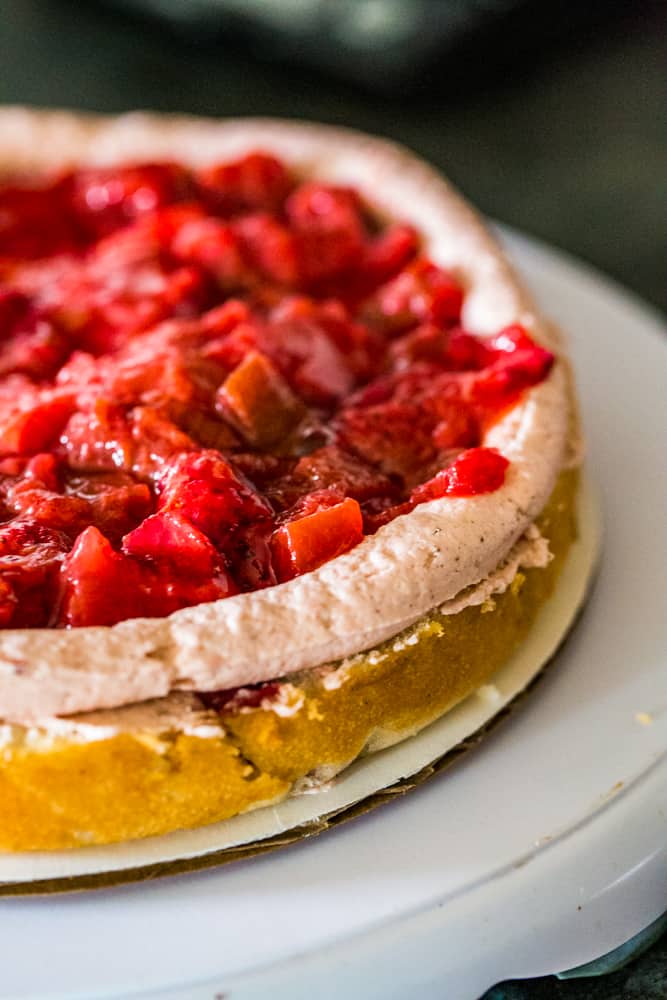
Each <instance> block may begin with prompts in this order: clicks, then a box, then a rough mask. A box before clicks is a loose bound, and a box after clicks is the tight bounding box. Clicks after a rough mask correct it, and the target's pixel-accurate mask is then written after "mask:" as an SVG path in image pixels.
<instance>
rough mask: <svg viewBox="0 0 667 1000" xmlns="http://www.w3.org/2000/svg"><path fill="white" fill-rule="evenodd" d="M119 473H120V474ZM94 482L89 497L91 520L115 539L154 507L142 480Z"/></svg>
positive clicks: (149, 492)
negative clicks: (137, 481) (119, 482)
mask: <svg viewBox="0 0 667 1000" xmlns="http://www.w3.org/2000/svg"><path fill="white" fill-rule="evenodd" d="M119 475H120V474H119ZM105 486H106V488H104V486H103V485H102V484H101V483H98V484H97V490H96V492H95V493H94V495H93V496H91V497H90V498H89V500H88V503H89V505H90V511H91V520H92V523H93V524H94V525H95V527H97V528H99V529H100V531H101V532H103V534H104V535H106V536H107V538H110V539H111V540H112V541H113V542H117V541H119V540H120V538H121V537H122V536H123V535H124V534H125V532H127V531H129V530H130V529H131V528H133V527H134V526H135V525H137V524H140V523H141V521H143V520H144V518H146V517H148V516H149V514H150V513H151V511H152V510H153V507H154V503H153V496H152V494H151V491H150V490H149V488H148V486H146V484H145V483H132V482H130V483H125V484H119V485H117V486H114V485H113V484H112V483H108V484H105Z"/></svg>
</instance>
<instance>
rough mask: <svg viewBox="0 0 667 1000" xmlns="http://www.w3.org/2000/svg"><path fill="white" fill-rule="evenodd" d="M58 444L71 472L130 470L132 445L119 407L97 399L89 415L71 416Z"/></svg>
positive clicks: (128, 430) (132, 456) (129, 432)
mask: <svg viewBox="0 0 667 1000" xmlns="http://www.w3.org/2000/svg"><path fill="white" fill-rule="evenodd" d="M60 443H61V445H62V447H63V449H64V452H65V456H66V461H67V464H68V465H69V466H70V468H72V469H131V468H132V464H133V459H134V442H133V440H132V435H131V430H130V427H129V426H128V422H127V419H126V417H125V414H124V413H123V411H122V410H121V409H120V407H117V406H114V405H113V404H112V403H110V402H109V401H108V400H106V399H103V398H100V399H98V400H97V401H96V403H95V406H94V408H93V410H92V412H90V413H75V414H73V416H72V417H70V419H69V421H68V422H67V424H66V426H65V427H64V429H63V431H62V434H61V435H60Z"/></svg>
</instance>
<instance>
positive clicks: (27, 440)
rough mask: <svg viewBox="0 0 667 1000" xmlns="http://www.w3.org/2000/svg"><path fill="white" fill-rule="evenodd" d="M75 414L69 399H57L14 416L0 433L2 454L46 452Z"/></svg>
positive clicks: (59, 397) (65, 397)
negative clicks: (68, 419) (70, 417)
mask: <svg viewBox="0 0 667 1000" xmlns="http://www.w3.org/2000/svg"><path fill="white" fill-rule="evenodd" d="M71 412H72V400H71V398H70V397H69V396H54V397H53V398H52V399H49V400H46V401H45V402H43V403H38V404H37V405H35V406H33V407H32V408H31V409H29V410H25V411H23V412H20V413H17V414H15V416H13V417H10V418H9V420H7V421H6V422H5V423H4V426H3V427H2V429H1V430H0V453H1V454H4V455H7V454H9V455H11V454H17V455H31V454H35V452H38V451H46V449H47V448H48V447H49V445H50V444H51V443H52V442H53V441H54V440H55V439H57V437H58V435H59V434H60V431H61V430H62V428H63V426H64V424H65V422H66V421H67V418H68V417H69V415H70V413H71Z"/></svg>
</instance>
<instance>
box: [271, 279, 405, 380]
mask: <svg viewBox="0 0 667 1000" xmlns="http://www.w3.org/2000/svg"><path fill="white" fill-rule="evenodd" d="M272 324H277V325H278V326H279V327H280V326H286V327H291V328H294V329H296V330H298V329H299V328H300V327H303V328H305V329H310V330H312V331H315V330H317V331H321V332H322V333H324V334H325V335H326V336H327V337H328V339H329V340H330V342H331V343H332V344H333V345H334V346H335V347H336V348H337V349H338V351H339V352H340V353H341V354H342V355H343V357H344V359H345V365H346V367H347V368H348V369H349V371H350V372H351V373H352V374H353V376H354V378H355V379H367V378H369V377H370V376H371V375H373V374H374V373H375V371H376V370H377V367H378V364H379V362H380V359H381V358H382V354H383V352H384V348H385V345H384V344H383V343H382V342H381V340H380V338H379V337H378V334H377V332H376V331H374V330H370V329H369V327H368V326H366V324H364V323H359V322H357V321H356V320H354V319H353V318H352V316H351V314H350V312H349V311H348V310H347V309H346V307H345V306H344V305H343V303H342V302H339V301H338V300H337V299H325V300H324V301H322V302H320V301H318V300H316V299H312V298H310V297H309V296H307V295H294V296H288V297H286V298H284V299H283V300H282V301H281V302H280V303H279V304H278V305H277V306H276V307H275V309H273V310H272V311H271V314H270V324H269V325H270V326H271V325H272ZM315 337H316V334H314V339H315Z"/></svg>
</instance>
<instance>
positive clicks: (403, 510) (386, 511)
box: [361, 497, 414, 535]
mask: <svg viewBox="0 0 667 1000" xmlns="http://www.w3.org/2000/svg"><path fill="white" fill-rule="evenodd" d="M413 509H414V504H412V503H410V501H409V500H408V501H406V502H404V503H394V502H393V501H392V500H391V499H389V498H388V497H371V499H370V500H366V501H365V502H364V503H363V504H362V507H361V510H362V514H363V517H364V534H365V535H374V534H375V532H376V531H379V529H380V528H382V527H383V526H384V525H385V524H389V522H390V521H393V520H394V519H395V518H397V517H400V516H401V515H402V514H409V513H410V511H412V510H413Z"/></svg>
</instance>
